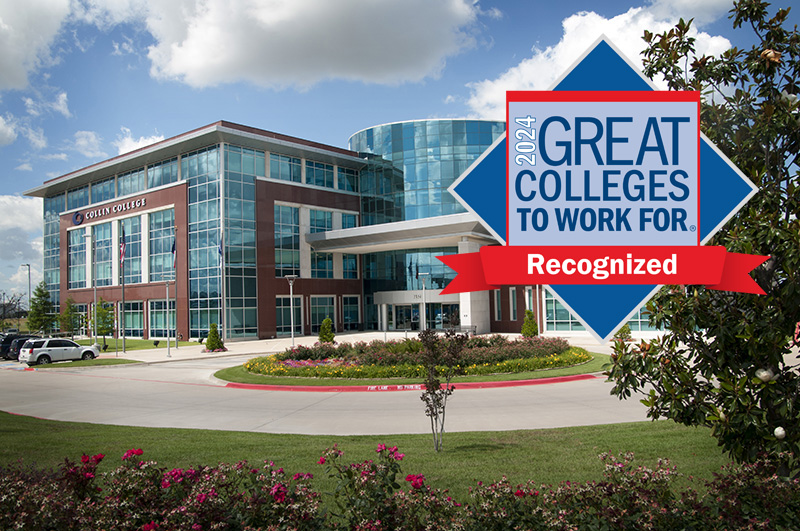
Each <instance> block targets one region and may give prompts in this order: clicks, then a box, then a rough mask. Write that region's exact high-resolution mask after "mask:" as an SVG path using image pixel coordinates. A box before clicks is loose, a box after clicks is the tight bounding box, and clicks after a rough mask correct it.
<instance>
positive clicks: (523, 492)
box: [514, 489, 525, 498]
mask: <svg viewBox="0 0 800 531" xmlns="http://www.w3.org/2000/svg"><path fill="white" fill-rule="evenodd" d="M514 496H516V497H518V498H521V497H523V496H525V491H523V490H520V489H517V492H515V493H514Z"/></svg>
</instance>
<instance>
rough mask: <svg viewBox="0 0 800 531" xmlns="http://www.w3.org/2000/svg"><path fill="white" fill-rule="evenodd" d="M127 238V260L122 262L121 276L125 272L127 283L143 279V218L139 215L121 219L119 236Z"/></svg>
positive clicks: (135, 282)
mask: <svg viewBox="0 0 800 531" xmlns="http://www.w3.org/2000/svg"><path fill="white" fill-rule="evenodd" d="M123 235H124V238H125V262H124V264H123V263H120V276H122V274H123V271H124V274H125V284H138V283H140V282H141V281H142V220H141V217H139V216H134V217H132V218H126V219H121V220H120V221H119V237H120V239H122V238H123Z"/></svg>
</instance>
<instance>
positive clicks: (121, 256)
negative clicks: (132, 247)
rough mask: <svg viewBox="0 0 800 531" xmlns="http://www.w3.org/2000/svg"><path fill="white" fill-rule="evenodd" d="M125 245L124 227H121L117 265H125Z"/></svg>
mask: <svg viewBox="0 0 800 531" xmlns="http://www.w3.org/2000/svg"><path fill="white" fill-rule="evenodd" d="M126 247H127V244H126V243H125V225H123V226H122V237H121V238H120V239H119V263H120V264H124V263H125V249H126Z"/></svg>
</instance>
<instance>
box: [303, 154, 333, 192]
mask: <svg viewBox="0 0 800 531" xmlns="http://www.w3.org/2000/svg"><path fill="white" fill-rule="evenodd" d="M306 184H313V185H314V186H323V187H325V188H333V166H331V165H330V164H324V163H322V162H314V161H313V160H307V161H306Z"/></svg>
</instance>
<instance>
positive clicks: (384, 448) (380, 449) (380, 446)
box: [375, 443, 386, 453]
mask: <svg viewBox="0 0 800 531" xmlns="http://www.w3.org/2000/svg"><path fill="white" fill-rule="evenodd" d="M384 450H386V445H385V444H383V443H381V444H379V445H378V449H377V450H375V452H376V453H381V452H382V451H384Z"/></svg>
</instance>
